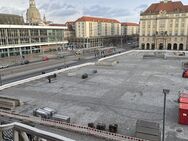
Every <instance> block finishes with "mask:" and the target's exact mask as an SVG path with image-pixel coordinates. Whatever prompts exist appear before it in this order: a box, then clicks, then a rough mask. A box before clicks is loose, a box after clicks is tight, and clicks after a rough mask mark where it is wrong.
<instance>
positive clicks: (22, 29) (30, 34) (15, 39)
mask: <svg viewBox="0 0 188 141" xmlns="http://www.w3.org/2000/svg"><path fill="white" fill-rule="evenodd" d="M65 30H67V27H66V26H61V27H59V26H30V25H0V57H6V56H16V55H22V54H30V53H34V52H36V53H38V52H41V51H45V50H48V49H49V48H54V47H56V48H57V47H58V46H63V45H64V44H67V43H68V42H67V41H66V40H65V38H64V34H65V33H64V31H65Z"/></svg>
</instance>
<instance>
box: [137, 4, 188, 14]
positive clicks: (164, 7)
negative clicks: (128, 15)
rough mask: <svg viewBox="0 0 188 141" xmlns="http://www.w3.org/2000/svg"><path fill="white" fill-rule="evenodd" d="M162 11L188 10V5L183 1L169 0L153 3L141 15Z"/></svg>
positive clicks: (179, 11)
mask: <svg viewBox="0 0 188 141" xmlns="http://www.w3.org/2000/svg"><path fill="white" fill-rule="evenodd" d="M160 11H166V12H167V13H174V12H178V13H181V12H188V5H183V3H182V2H181V1H168V2H162V1H161V2H159V3H153V4H151V5H150V6H149V7H148V8H147V9H146V10H145V11H144V12H143V13H142V14H141V15H147V14H159V12H160Z"/></svg>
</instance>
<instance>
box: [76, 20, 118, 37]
mask: <svg viewBox="0 0 188 141" xmlns="http://www.w3.org/2000/svg"><path fill="white" fill-rule="evenodd" d="M75 23H76V24H75V25H76V37H77V38H90V37H103V36H119V35H121V23H120V22H119V21H117V20H115V19H107V18H97V17H85V16H83V17H81V18H79V19H78V20H77V21H76V22H75Z"/></svg>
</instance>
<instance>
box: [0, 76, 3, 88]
mask: <svg viewBox="0 0 188 141" xmlns="http://www.w3.org/2000/svg"><path fill="white" fill-rule="evenodd" d="M2 85H3V81H2V77H1V74H0V86H2Z"/></svg>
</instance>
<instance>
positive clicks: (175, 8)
mask: <svg viewBox="0 0 188 141" xmlns="http://www.w3.org/2000/svg"><path fill="white" fill-rule="evenodd" d="M139 40H140V43H139V44H140V45H139V46H140V49H160V50H163V49H167V50H187V49H188V5H184V4H183V3H182V2H181V1H171V0H163V1H161V2H159V3H154V4H152V5H151V6H149V7H148V8H147V9H146V10H145V11H144V12H142V13H141V15H140V38H139Z"/></svg>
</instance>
